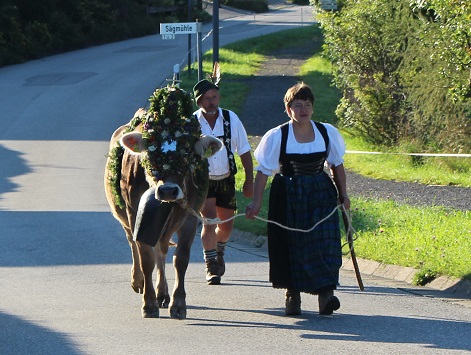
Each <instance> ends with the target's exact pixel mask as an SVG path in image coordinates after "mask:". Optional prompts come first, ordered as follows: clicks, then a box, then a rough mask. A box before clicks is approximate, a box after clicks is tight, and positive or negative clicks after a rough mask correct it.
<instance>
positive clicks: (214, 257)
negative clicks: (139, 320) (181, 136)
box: [193, 79, 253, 285]
mask: <svg viewBox="0 0 471 355" xmlns="http://www.w3.org/2000/svg"><path fill="white" fill-rule="evenodd" d="M193 93H194V97H195V102H196V105H197V106H198V107H199V109H198V110H197V111H195V113H194V114H195V116H196V117H197V118H198V120H199V122H200V124H201V131H202V133H203V134H204V135H209V136H214V137H217V138H219V139H221V140H222V141H223V143H224V148H223V149H222V150H221V151H219V152H218V153H217V154H215V155H214V156H213V157H211V158H210V159H209V160H208V161H209V191H208V195H207V197H206V201H205V203H204V205H203V208H202V210H201V214H202V215H203V217H205V218H210V219H213V218H216V217H217V218H219V219H220V220H221V221H225V220H228V219H230V218H231V217H233V216H234V211H235V210H236V209H237V205H236V198H235V173H236V172H237V169H236V164H235V160H234V152H237V154H238V155H239V157H240V160H241V162H242V165H243V167H244V170H245V182H244V187H243V193H244V196H245V197H252V195H253V162H252V155H251V153H250V144H249V141H248V138H247V133H246V132H245V128H244V126H243V125H242V122H241V121H240V119H239V117H238V116H237V115H236V114H235V113H234V112H232V111H229V110H224V109H222V108H220V107H219V101H220V95H219V87H218V86H217V85H215V84H213V83H212V82H211V81H209V80H206V79H204V80H201V81H199V82H198V83H197V84H196V85H195V86H194V88H193ZM233 224H234V220H233V219H231V220H230V221H227V222H225V223H222V224H218V225H215V224H212V225H203V229H202V231H201V241H202V244H203V253H204V260H205V262H206V281H207V282H208V284H209V285H219V284H220V283H221V276H222V275H224V272H225V263H224V250H225V246H226V243H227V241H228V240H229V237H230V235H231V232H232V228H233Z"/></svg>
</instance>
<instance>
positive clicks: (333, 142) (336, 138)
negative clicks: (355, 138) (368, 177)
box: [324, 123, 346, 167]
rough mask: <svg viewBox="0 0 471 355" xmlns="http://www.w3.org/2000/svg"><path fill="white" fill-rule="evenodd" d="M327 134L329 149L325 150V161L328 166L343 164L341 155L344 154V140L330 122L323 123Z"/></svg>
mask: <svg viewBox="0 0 471 355" xmlns="http://www.w3.org/2000/svg"><path fill="white" fill-rule="evenodd" d="M324 126H325V128H326V129H327V134H328V135H329V149H328V151H327V159H326V160H327V163H328V165H329V167H333V166H338V165H340V164H343V156H344V155H345V149H346V147H345V141H344V139H343V137H342V135H341V134H340V132H339V130H338V129H337V128H335V127H334V126H332V125H331V124H328V123H324Z"/></svg>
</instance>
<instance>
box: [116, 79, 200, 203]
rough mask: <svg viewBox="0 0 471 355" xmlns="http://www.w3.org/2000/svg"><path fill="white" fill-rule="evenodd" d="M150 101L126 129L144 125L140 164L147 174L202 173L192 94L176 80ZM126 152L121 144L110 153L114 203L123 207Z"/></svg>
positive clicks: (130, 129)
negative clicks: (122, 175) (122, 191)
mask: <svg viewBox="0 0 471 355" xmlns="http://www.w3.org/2000/svg"><path fill="white" fill-rule="evenodd" d="M149 102H150V107H149V110H148V111H147V112H145V113H143V114H139V115H136V116H135V117H134V118H133V119H132V120H131V121H130V122H129V124H128V125H127V129H126V131H125V133H128V132H132V131H134V130H136V129H139V128H140V129H141V132H142V136H143V141H144V144H145V146H146V151H145V152H144V154H142V155H141V164H142V166H143V168H144V169H145V170H146V173H147V175H148V176H152V177H154V178H155V179H159V178H161V177H165V176H166V175H170V174H186V173H188V172H191V173H192V174H194V173H202V172H203V164H204V162H203V159H202V158H201V156H199V155H198V154H196V153H195V151H194V149H193V147H194V145H195V142H196V141H198V139H199V138H200V137H201V127H200V124H199V122H198V119H197V118H196V117H194V116H193V103H192V100H191V96H190V94H189V93H188V92H186V91H184V90H182V89H180V88H179V87H177V86H176V85H175V83H173V84H172V85H168V86H166V87H164V88H160V89H157V90H155V92H154V93H153V94H152V96H151V97H150V98H149ZM123 154H124V148H123V147H121V146H120V145H119V144H118V145H117V146H116V147H115V148H113V149H112V150H111V151H110V153H109V155H108V157H109V162H108V169H109V171H110V176H109V183H110V185H111V187H112V190H113V195H114V199H115V203H116V204H117V205H118V206H120V207H121V208H124V201H123V198H122V196H121V187H120V181H121V158H122V156H123Z"/></svg>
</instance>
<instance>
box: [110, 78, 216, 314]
mask: <svg viewBox="0 0 471 355" xmlns="http://www.w3.org/2000/svg"><path fill="white" fill-rule="evenodd" d="M150 101H151V107H150V109H149V111H148V112H146V111H145V110H144V109H139V110H138V111H137V112H136V114H135V117H134V118H133V120H131V122H130V123H129V124H128V125H125V126H122V127H120V128H118V129H117V130H116V131H115V132H114V134H113V136H112V138H111V143H110V154H109V156H108V161H107V165H106V169H105V191H106V196H107V199H108V203H109V204H110V206H111V210H112V213H113V216H114V217H115V218H116V219H117V220H118V221H119V222H120V223H121V225H122V227H123V229H124V231H125V233H126V237H127V239H128V242H129V244H130V246H131V250H132V258H133V265H132V270H131V286H132V288H133V289H134V291H135V292H138V293H142V294H143V306H142V315H143V317H146V318H148V317H151V318H155V317H159V307H160V308H166V307H168V306H170V317H172V318H178V319H185V318H186V301H185V295H186V294H185V288H184V278H185V272H186V269H187V267H188V263H189V259H190V248H191V245H192V243H193V240H194V237H195V234H196V226H197V216H198V212H199V210H200V208H201V207H202V205H203V202H204V200H205V197H206V193H207V189H208V165H207V158H208V157H209V156H211V155H213V154H215V153H216V152H217V151H218V150H220V149H221V148H222V142H221V141H220V140H218V139H216V138H213V137H206V136H201V131H200V128H199V124H198V125H196V123H195V122H193V121H192V120H196V118H194V117H193V116H192V110H193V108H192V104H191V99H190V98H189V95H187V94H186V93H185V92H184V91H183V90H180V89H178V88H175V87H167V88H163V89H159V90H157V91H156V92H155V93H154V95H153V96H152V97H151V99H150ZM175 105H176V106H175ZM167 106H172V107H174V108H175V107H178V109H175V110H173V111H172V107H170V109H168V107H167ZM182 107H183V109H182ZM179 116H180V117H179ZM196 122H197V120H196ZM126 132H127V133H126ZM119 144H121V146H123V147H125V149H124V151H123V150H122V148H120V146H119ZM116 152H117V153H116ZM113 181H115V184H113ZM174 233H177V235H178V243H177V246H176V249H175V254H174V256H173V265H174V267H175V285H174V289H173V294H172V297H171V299H170V297H169V291H168V285H167V280H166V277H165V257H166V254H167V252H168V248H169V243H170V239H171V237H172V235H173V234H174ZM155 265H156V266H157V280H156V288H157V295H156V291H155V289H154V286H153V282H152V273H153V271H154V267H155Z"/></svg>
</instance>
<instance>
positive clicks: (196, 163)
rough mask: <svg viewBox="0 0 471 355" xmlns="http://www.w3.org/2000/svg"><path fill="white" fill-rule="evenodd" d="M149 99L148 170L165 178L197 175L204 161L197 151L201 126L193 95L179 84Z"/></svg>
mask: <svg viewBox="0 0 471 355" xmlns="http://www.w3.org/2000/svg"><path fill="white" fill-rule="evenodd" d="M149 101H150V108H149V111H148V112H147V113H146V114H145V115H144V116H143V117H142V120H143V131H142V138H143V141H144V146H145V147H146V151H145V153H144V154H143V155H142V156H141V164H142V166H143V167H144V168H145V169H146V171H147V173H148V174H149V175H150V176H152V177H154V178H156V179H161V178H163V177H165V176H168V175H171V174H178V175H185V174H187V173H188V172H190V173H192V174H193V173H194V172H195V171H196V170H199V169H201V167H202V164H203V160H202V158H201V156H199V155H198V154H196V152H195V150H194V145H195V143H196V142H197V141H198V139H200V137H201V127H200V124H199V121H198V119H197V118H196V117H194V115H193V103H192V100H191V96H190V94H189V93H187V92H186V91H184V90H182V89H180V88H178V87H176V86H167V87H165V88H162V89H157V90H156V91H155V92H154V93H153V95H152V96H151V97H150V99H149Z"/></svg>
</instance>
